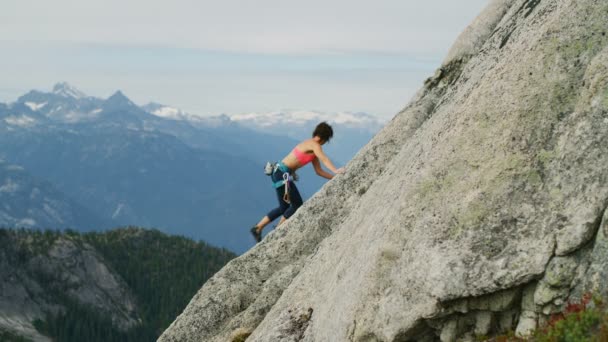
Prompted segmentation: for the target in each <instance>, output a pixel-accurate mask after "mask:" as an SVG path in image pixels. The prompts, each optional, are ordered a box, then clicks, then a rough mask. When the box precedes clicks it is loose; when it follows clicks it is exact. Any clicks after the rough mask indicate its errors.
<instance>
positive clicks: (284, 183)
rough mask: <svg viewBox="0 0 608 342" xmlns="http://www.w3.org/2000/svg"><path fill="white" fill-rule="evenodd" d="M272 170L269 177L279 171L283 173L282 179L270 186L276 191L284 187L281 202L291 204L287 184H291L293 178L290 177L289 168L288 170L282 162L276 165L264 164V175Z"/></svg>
mask: <svg viewBox="0 0 608 342" xmlns="http://www.w3.org/2000/svg"><path fill="white" fill-rule="evenodd" d="M270 168H272V171H271V172H270V175H272V174H274V173H275V172H277V170H281V172H283V179H281V180H279V181H277V182H274V183H273V184H272V185H273V186H274V187H275V188H276V189H278V188H280V187H282V186H284V187H285V194H284V195H283V200H284V201H285V202H286V203H291V201H290V200H289V182H293V181H294V180H295V177H294V176H293V175H292V173H293V172H292V171H291V169H290V168H288V167H287V166H286V165H285V164H283V162H278V163H270V162H268V163H266V167H265V168H264V173H266V174H268V173H267V171H268V170H269V169H270Z"/></svg>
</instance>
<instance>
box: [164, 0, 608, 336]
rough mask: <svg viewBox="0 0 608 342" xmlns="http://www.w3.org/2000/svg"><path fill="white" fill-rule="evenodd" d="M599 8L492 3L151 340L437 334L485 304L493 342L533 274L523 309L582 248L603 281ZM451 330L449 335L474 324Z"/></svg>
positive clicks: (604, 142) (527, 0)
mask: <svg viewBox="0 0 608 342" xmlns="http://www.w3.org/2000/svg"><path fill="white" fill-rule="evenodd" d="M606 13H608V2H605V1H596V0H576V1H574V0H555V1H538V0H512V1H494V2H492V3H491V5H490V6H489V7H488V9H487V10H486V11H484V13H483V14H482V15H481V16H480V17H479V18H478V19H476V20H475V22H474V24H473V25H472V26H471V27H470V28H469V29H467V31H465V32H464V33H463V35H462V36H461V38H459V41H457V42H456V43H455V44H454V48H453V49H452V51H451V52H450V54H449V56H448V58H447V59H446V60H445V62H444V64H443V65H442V67H441V68H440V69H439V70H438V71H437V72H436V73H435V75H434V76H432V77H431V78H429V79H428V80H427V81H426V82H425V84H424V86H423V88H422V89H421V90H420V91H419V92H418V93H417V95H416V96H415V98H414V99H413V100H412V101H411V102H410V104H409V105H408V106H407V107H406V108H405V109H404V110H403V111H401V112H400V113H399V114H398V115H397V116H395V117H394V118H393V120H392V121H391V122H390V123H389V124H387V126H386V127H385V128H384V129H383V130H382V131H381V132H379V133H378V134H377V135H376V136H375V137H374V138H373V139H372V141H371V142H370V143H369V144H368V145H367V146H365V147H364V148H363V149H362V150H361V151H360V152H359V153H358V154H357V155H356V156H355V158H354V159H353V160H352V161H351V162H350V163H349V164H348V165H347V170H348V171H347V173H346V174H344V175H340V176H338V177H336V178H335V179H334V180H332V181H330V182H328V184H326V185H325V186H324V187H323V188H322V189H321V190H320V191H319V192H318V193H317V194H316V195H315V196H314V197H313V198H312V199H310V200H309V201H308V202H307V203H305V204H304V206H303V207H302V208H301V209H300V210H299V211H298V212H297V213H296V215H294V216H293V217H292V218H291V219H290V220H288V221H287V222H286V223H285V224H284V225H282V226H280V227H279V228H278V229H277V230H276V231H274V232H273V233H271V234H269V236H268V238H267V239H265V240H264V241H263V242H262V243H261V244H258V245H257V246H256V247H255V248H253V249H252V250H251V251H249V252H248V253H246V254H244V255H243V256H241V257H240V258H238V259H236V260H234V261H232V262H231V263H230V264H228V265H227V266H226V267H225V268H224V269H223V270H222V271H220V272H218V274H216V276H215V277H214V278H213V279H212V280H210V281H209V282H208V283H207V284H205V285H204V286H203V287H202V288H201V290H200V291H199V292H198V294H197V295H196V296H195V297H194V298H193V299H192V301H191V302H190V304H189V305H188V307H187V308H186V309H185V310H184V312H183V313H182V314H181V315H180V316H179V317H178V318H177V319H176V320H175V322H174V323H173V324H172V325H171V326H170V327H169V328H168V329H167V330H166V331H165V332H164V334H163V335H162V336H161V337H160V341H226V340H228V339H229V338H230V336H231V334H232V333H233V332H234V331H236V330H237V329H239V328H247V329H251V335H250V336H249V337H248V339H247V341H292V340H297V338H299V337H300V336H301V337H302V339H303V340H305V341H395V340H397V341H399V340H409V339H419V338H420V339H422V337H421V336H424V338H429V336H435V338H436V339H437V338H440V337H441V335H444V334H445V336H447V337H445V338H446V339H448V337H449V338H451V336H453V334H452V333H448V330H445V329H447V328H445V327H442V326H437V327H434V325H433V324H430V323H431V322H433V320H435V319H438V318H441V320H442V321H445V322H452V321H458V319H457V317H459V315H463V314H464V315H474V314H475V311H476V310H481V311H488V310H491V309H492V308H493V309H495V310H498V311H499V312H496V326H497V328H496V330H498V331H505V330H509V329H515V328H516V327H517V326H518V323H519V322H520V317H524V318H525V319H528V318H526V317H528V316H522V310H521V306H522V302H521V299H522V295H523V294H522V292H523V290H524V288H526V286H527V285H528V284H533V283H535V282H537V281H538V280H539V279H541V278H543V277H544V276H545V275H546V274H549V276H548V278H547V279H546V280H545V281H541V282H540V283H539V285H538V287H537V288H535V289H534V296H533V299H534V301H535V302H537V303H538V304H539V305H538V307H535V308H534V309H533V310H532V311H533V312H536V313H540V312H542V311H543V310H545V311H546V310H549V311H550V310H553V307H554V303H553V300H555V299H557V298H561V299H567V298H565V297H567V296H568V295H569V291H570V287H571V286H576V284H569V285H566V283H567V282H568V280H572V279H576V278H570V275H569V274H568V276H567V277H566V275H565V273H563V272H562V273H560V272H561V271H560V272H558V273H555V272H554V271H555V270H557V269H560V268H559V267H558V266H556V265H562V264H561V263H560V261H559V260H567V257H569V256H570V255H571V254H573V253H576V252H577V251H579V250H581V249H583V248H585V246H588V245H589V244H595V245H596V247H597V248H596V249H595V250H594V251H593V255H595V257H594V258H597V261H594V262H592V263H591V266H590V267H589V272H588V273H587V274H588V278H589V279H594V278H593V277H594V276H595V277H596V279H600V278H599V277H600V276H602V275H603V274H604V273H602V272H604V271H603V270H602V269H601V268H602V267H603V266H604V265H605V262H606V254H605V249H604V248H605V243H603V242H602V240H601V239H600V238H597V236H598V234H597V233H598V231H600V225H601V218H602V216H603V215H604V213H605V211H606V207H607V205H608V173H606V172H605V170H606V169H608V70H607V69H608V67H607V65H608V61H607V56H608V47H607V46H608V36H607V34H606V32H608V21H607V20H605V18H606ZM360 189H365V191H359V190H360ZM602 229H603V228H602ZM602 231H603V230H602ZM600 236H601V235H600ZM602 243H603V244H602ZM602 246H604V247H602ZM556 256H557V257H566V259H557V258H556ZM552 260H554V261H552ZM574 260H576V262H577V263H579V262H580V260H578V259H574ZM594 260H595V259H594ZM550 262H551V263H550ZM547 265H552V266H551V267H553V268H551V269H549V272H548V273H547V270H548V269H547ZM563 266H564V269H565V270H570V266H571V265H570V264H567V265H566V264H563ZM560 267H561V266H560ZM579 269H581V267H580V266H577V267H576V270H577V271H576V272H578V270H579ZM604 269H605V267H604ZM585 279H586V278H585ZM572 281H573V280H572ZM550 282H551V283H553V284H559V287H557V289H558V290H559V291H560V292H559V295H557V296H555V295H554V294H553V293H550V292H551V291H550V290H552V289H555V287H552V286H551V285H550V284H551V283H550ZM596 283H597V282H596ZM593 284H595V283H594V282H593V281H592V280H590V283H589V286H594V285H593ZM562 285H563V286H562ZM598 286H601V285H598ZM503 291H507V292H503ZM509 291H515V293H517V295H515V296H512V297H508V298H507V299H509V300H504V301H503V300H500V301H498V302H496V303H494V304H491V305H490V303H485V304H484V305H478V306H477V308H478V309H473V308H471V307H470V303H472V302H473V303H475V302H476V301H477V299H475V298H476V297H484V296H491V295H493V294H496V295H497V296H500V295H499V294H502V293H510V292H509ZM530 291H531V290H527V291H526V296H527V297H526V298H527V299H526V300H527V302H526V303H527V304H526V306H527V307H528V306H529V305H530V303H529V301H530ZM536 294H538V296H537V295H536ZM537 297H538V300H537ZM562 297H564V298H562ZM452 303H454V307H450V305H452ZM455 303H459V304H458V305H455ZM252 305H255V307H256V308H257V309H256V310H252V309H250V308H251V306H252ZM467 305H468V306H467ZM308 308H312V309H313V310H314V314H313V316H312V319H311V320H310V321H309V322H308V324H307V325H306V327H305V331H303V332H301V331H296V332H295V333H293V334H290V333H286V332H285V329H284V327H285V326H288V325H289V324H290V320H291V318H290V315H289V314H288V313H289V312H290V310H292V311H293V310H307V309H308ZM525 311H530V310H525ZM539 320H542V319H541V318H540V317H539ZM465 323H466V322H465ZM450 324H452V323H450ZM457 327H458V324H457ZM464 327H465V328H466V329H469V331H460V329H459V328H457V329H456V333H455V334H456V336H455V337H454V338H457V339H458V338H464V337H465V336H469V335H470V333H471V331H473V330H474V329H475V324H472V326H471V327H469V326H468V323H467V324H465V325H464ZM523 327H524V326H522V328H521V329H522V330H523ZM444 330H445V331H444ZM493 332H496V331H493Z"/></svg>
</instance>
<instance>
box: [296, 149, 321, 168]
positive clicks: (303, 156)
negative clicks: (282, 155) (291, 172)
mask: <svg viewBox="0 0 608 342" xmlns="http://www.w3.org/2000/svg"><path fill="white" fill-rule="evenodd" d="M292 152H293V155H294V156H296V158H297V159H298V162H299V163H300V166H304V165H306V164H308V163H310V162H311V161H312V160H313V159H315V154H314V153H311V154H308V153H304V152H302V151H300V150H299V149H298V148H297V147H294V148H293V151H292Z"/></svg>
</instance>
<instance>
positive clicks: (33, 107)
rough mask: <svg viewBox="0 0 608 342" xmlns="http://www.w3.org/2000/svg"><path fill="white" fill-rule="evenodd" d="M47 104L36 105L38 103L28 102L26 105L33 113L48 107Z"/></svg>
mask: <svg viewBox="0 0 608 342" xmlns="http://www.w3.org/2000/svg"><path fill="white" fill-rule="evenodd" d="M46 104H47V102H43V103H36V102H26V103H25V105H26V106H28V107H30V109H31V110H33V111H37V110H39V109H42V108H43V107H44V106H46Z"/></svg>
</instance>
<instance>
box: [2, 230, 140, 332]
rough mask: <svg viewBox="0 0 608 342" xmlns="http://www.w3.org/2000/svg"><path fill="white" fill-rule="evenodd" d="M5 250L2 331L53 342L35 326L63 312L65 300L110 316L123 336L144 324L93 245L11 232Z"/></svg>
mask: <svg viewBox="0 0 608 342" xmlns="http://www.w3.org/2000/svg"><path fill="white" fill-rule="evenodd" d="M51 236H52V234H49V237H51ZM0 244H1V245H2V248H1V249H0V274H1V275H2V277H1V278H0V330H6V331H8V332H11V333H12V334H14V335H17V336H22V337H25V338H27V339H31V340H33V341H48V340H49V339H48V338H47V337H45V336H43V335H41V334H40V333H39V332H38V331H37V330H36V329H35V328H34V326H33V321H34V320H37V319H39V320H45V319H46V315H47V314H49V313H51V314H56V313H58V312H63V311H64V310H65V309H66V308H65V307H64V306H63V302H64V298H68V299H69V300H72V301H74V302H76V303H79V304H81V305H86V306H88V307H90V308H92V309H94V310H98V311H99V312H101V313H104V314H106V315H108V316H109V317H111V319H112V322H113V324H115V325H116V326H117V327H119V328H120V329H122V330H127V329H129V328H131V327H133V326H135V325H137V324H138V323H140V319H139V318H138V317H137V314H136V306H135V301H134V299H133V296H132V295H131V293H130V291H129V289H128V287H127V286H126V284H125V283H124V282H123V281H122V279H121V278H120V276H118V275H116V274H115V273H113V272H112V271H110V270H109V269H108V268H107V266H106V264H105V262H104V260H103V258H102V257H101V256H100V255H99V254H98V253H97V252H96V251H95V250H94V249H93V248H92V247H91V246H90V245H88V244H86V243H83V242H82V241H78V240H72V239H70V237H69V236H64V237H59V238H57V239H44V238H40V237H38V238H36V237H35V236H34V235H33V234H30V233H27V232H20V231H10V230H0Z"/></svg>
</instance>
